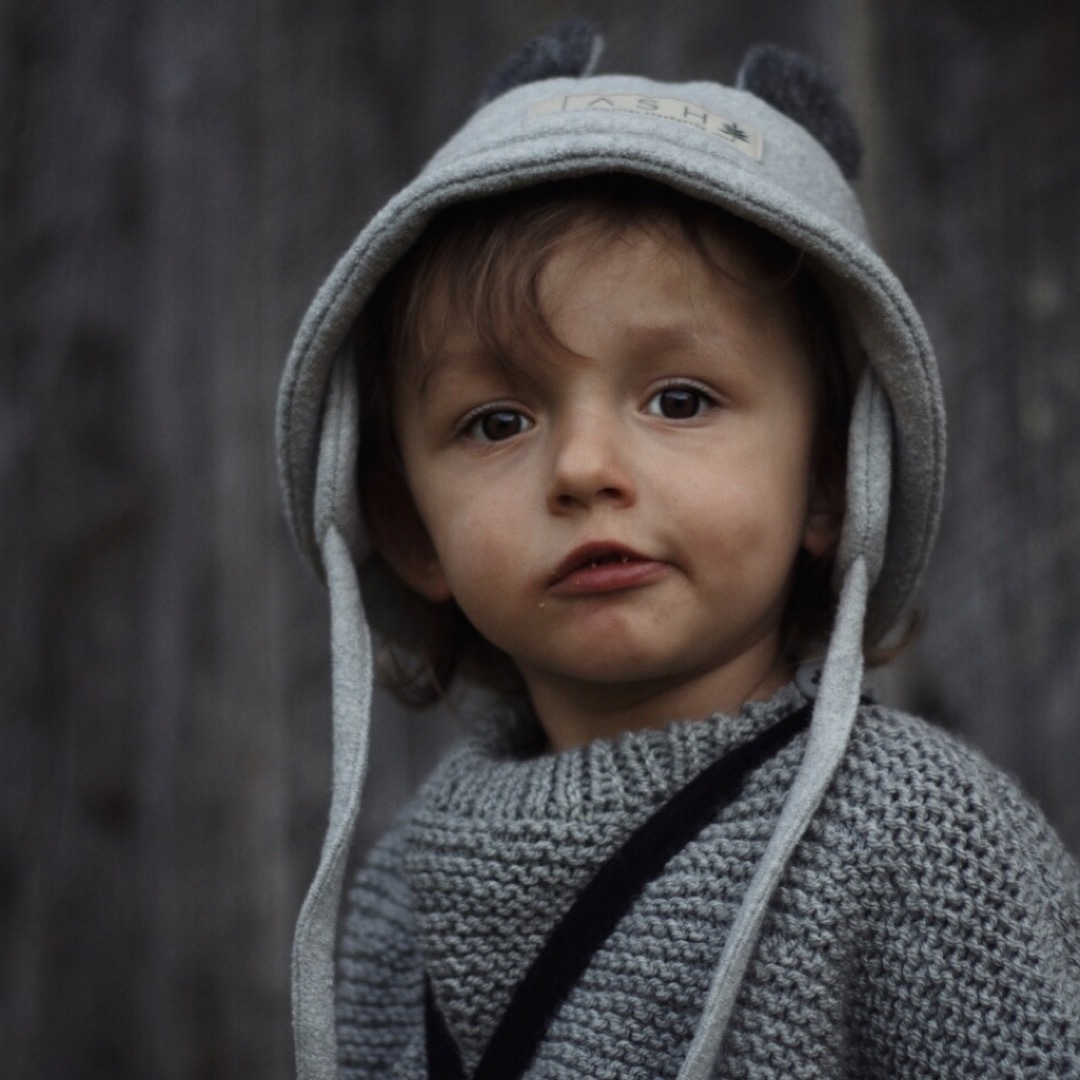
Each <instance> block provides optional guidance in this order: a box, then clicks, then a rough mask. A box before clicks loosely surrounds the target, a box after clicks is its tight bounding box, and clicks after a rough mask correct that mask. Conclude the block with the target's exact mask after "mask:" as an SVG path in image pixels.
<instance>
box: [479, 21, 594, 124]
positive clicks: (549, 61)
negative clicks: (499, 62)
mask: <svg viewBox="0 0 1080 1080" xmlns="http://www.w3.org/2000/svg"><path fill="white" fill-rule="evenodd" d="M603 48H604V39H603V38H602V37H601V36H600V34H599V33H598V32H597V30H596V27H595V26H594V25H593V24H592V23H591V22H589V21H588V20H587V19H567V20H566V21H565V22H560V23H556V24H555V25H554V26H553V27H552V28H551V29H550V30H548V31H547V33H544V34H541V35H540V36H539V37H535V38H533V39H532V40H531V41H527V42H526V43H525V44H524V45H522V47H521V48H520V49H518V51H517V52H516V53H514V55H513V56H511V57H510V59H509V60H507V61H506V63H505V64H503V66H502V67H501V68H499V70H498V71H496V72H495V74H494V75H492V77H491V78H490V79H489V80H488V84H487V86H486V87H485V88H484V93H483V94H482V95H481V97H480V104H481V105H486V104H487V103H488V102H489V101H493V100H494V99H495V98H497V97H500V96H501V95H502V94H505V93H506V91H507V90H512V89H513V88H514V87H515V86H524V85H525V84H526V83H531V82H539V80H540V79H555V78H559V77H560V76H570V77H571V78H580V77H582V76H585V75H591V74H592V72H593V69H594V68H595V67H596V62H597V61H598V60H599V59H600V53H601V52H602V51H603Z"/></svg>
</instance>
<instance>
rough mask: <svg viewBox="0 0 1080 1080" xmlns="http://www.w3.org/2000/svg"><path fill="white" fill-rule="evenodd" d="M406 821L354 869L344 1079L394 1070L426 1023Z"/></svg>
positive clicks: (344, 948)
mask: <svg viewBox="0 0 1080 1080" xmlns="http://www.w3.org/2000/svg"><path fill="white" fill-rule="evenodd" d="M403 831H404V830H403V828H402V827H398V828H396V829H394V830H392V831H391V832H390V833H388V834H387V835H386V836H385V837H384V838H383V839H382V840H381V841H380V842H379V843H378V844H377V845H376V847H375V848H374V849H373V850H372V852H371V854H370V856H369V857H368V860H367V862H366V864H365V865H364V867H363V869H362V870H360V872H359V873H358V874H357V875H356V878H355V880H354V882H353V885H352V888H351V889H350V890H349V894H348V899H347V901H346V908H345V917H344V921H343V925H342V933H341V939H340V944H339V952H338V988H337V1036H338V1062H339V1066H340V1075H341V1077H342V1078H343V1080H369V1078H374V1077H380V1078H383V1077H387V1076H391V1075H393V1064H394V1063H396V1062H400V1060H401V1059H402V1057H403V1056H404V1054H405V1051H406V1048H407V1047H408V1046H409V1045H410V1043H413V1042H415V1037H416V1035H417V1032H418V1031H419V1030H420V1027H421V1018H422V1001H423V964H422V961H421V959H420V955H419V952H418V950H417V948H416V944H415V935H414V924H413V914H412V907H411V901H410V895H409V889H408V886H407V884H406V882H405V878H404V874H403V872H402V859H403V849H404V844H403V835H402V834H403Z"/></svg>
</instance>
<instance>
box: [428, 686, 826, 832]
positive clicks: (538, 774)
mask: <svg viewBox="0 0 1080 1080" xmlns="http://www.w3.org/2000/svg"><path fill="white" fill-rule="evenodd" d="M806 700H807V698H806V696H805V695H804V694H803V693H802V692H801V691H800V690H799V689H798V688H797V686H796V685H795V684H794V683H791V684H788V685H787V686H784V687H782V688H781V689H780V690H779V691H777V693H776V694H775V695H774V696H773V697H772V698H771V699H769V700H768V701H756V702H749V703H748V704H746V705H745V706H744V707H743V708H742V710H741V711H740V712H739V713H738V714H736V715H734V716H729V715H725V714H716V715H714V716H710V717H707V718H705V719H700V720H685V721H679V722H676V723H673V724H670V725H668V726H667V727H664V728H662V729H646V730H641V731H632V732H625V733H624V734H622V735H620V736H618V737H616V738H613V739H596V740H594V741H593V742H591V743H588V744H587V745H585V746H581V747H575V748H573V749H570V750H565V751H562V752H560V753H543V752H533V753H531V754H523V753H522V750H521V737H520V731H521V729H522V720H521V716H520V714H513V713H507V712H503V713H502V714H501V715H495V716H493V717H490V718H488V719H487V720H486V721H485V722H484V723H483V724H481V725H479V726H478V727H477V729H476V730H475V731H474V733H473V735H472V736H471V737H470V738H469V739H468V741H467V742H466V743H465V745H464V746H463V747H462V748H461V749H460V751H459V752H458V753H456V754H454V755H453V756H452V757H451V758H450V759H449V760H448V761H447V762H445V764H444V765H443V768H442V770H441V774H440V776H439V777H438V780H437V782H436V783H435V784H433V785H431V787H430V791H431V795H432V797H431V799H430V801H428V804H427V805H428V808H429V809H430V810H432V811H434V812H435V813H437V814H448V815H451V816H454V817H459V818H481V819H482V820H484V821H485V822H487V823H489V824H491V823H495V822H498V821H508V822H509V821H514V820H525V819H532V820H548V821H551V820H563V821H567V822H572V821H575V820H577V821H580V820H585V819H588V818H590V817H594V816H597V815H606V814H620V815H625V814H627V813H628V812H629V813H630V814H631V815H634V816H636V815H638V814H641V813H643V812H645V811H647V809H648V808H650V807H653V806H656V805H658V804H659V803H660V802H663V801H664V800H665V799H666V798H668V797H670V796H671V795H673V794H674V793H675V792H676V791H678V790H679V789H680V788H681V787H683V786H684V785H685V784H686V783H687V782H688V781H689V780H690V779H691V778H692V777H694V776H695V775H696V774H697V773H698V772H700V771H701V770H702V769H703V768H705V766H706V765H708V764H709V763H710V762H712V761H715V760H716V759H717V758H719V757H720V756H721V755H722V754H725V753H727V752H728V751H729V750H732V749H734V748H735V747H736V746H739V745H741V744H742V743H744V742H746V741H748V740H749V739H752V738H753V737H754V736H755V735H757V734H758V733H759V732H761V731H763V730H764V729H765V728H767V727H769V726H770V725H771V724H772V723H774V722H775V721H776V720H778V719H780V718H781V717H782V716H785V715H787V714H788V713H790V712H792V711H793V710H795V709H797V708H799V707H800V706H802V705H803V704H805V702H806Z"/></svg>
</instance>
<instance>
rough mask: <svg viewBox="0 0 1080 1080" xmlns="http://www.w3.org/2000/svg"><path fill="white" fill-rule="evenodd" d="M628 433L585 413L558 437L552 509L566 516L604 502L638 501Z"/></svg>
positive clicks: (555, 450) (549, 499) (554, 464)
mask: <svg viewBox="0 0 1080 1080" xmlns="http://www.w3.org/2000/svg"><path fill="white" fill-rule="evenodd" d="M628 434H629V433H628V432H626V431H624V430H622V429H621V427H620V425H618V424H617V423H615V422H614V421H613V420H611V419H610V418H604V417H601V416H599V415H597V414H595V413H591V412H590V413H586V414H584V415H581V416H579V417H577V418H575V419H574V420H573V421H572V422H570V423H567V424H565V425H564V427H563V429H562V430H561V431H559V432H557V433H556V436H555V448H554V455H553V461H552V467H551V486H550V491H549V496H548V505H549V508H550V509H551V510H552V511H553V512H555V513H565V512H566V511H568V510H572V509H574V508H577V507H587V506H592V505H594V504H595V503H598V502H603V503H608V504H611V505H613V506H622V505H630V504H631V503H633V502H634V500H635V499H636V498H637V492H636V488H635V484H634V479H633V470H632V468H631V463H630V457H631V450H630V446H629V444H628V442H627V437H628Z"/></svg>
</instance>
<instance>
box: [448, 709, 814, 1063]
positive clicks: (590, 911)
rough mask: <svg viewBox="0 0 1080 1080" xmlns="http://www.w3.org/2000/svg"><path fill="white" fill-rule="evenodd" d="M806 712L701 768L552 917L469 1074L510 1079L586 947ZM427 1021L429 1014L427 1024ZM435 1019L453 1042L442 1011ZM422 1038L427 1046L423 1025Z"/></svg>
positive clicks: (604, 934)
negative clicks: (560, 912)
mask: <svg viewBox="0 0 1080 1080" xmlns="http://www.w3.org/2000/svg"><path fill="white" fill-rule="evenodd" d="M811 711H812V707H811V705H809V704H807V705H805V706H803V707H802V708H801V709H797V710H796V711H795V712H793V713H791V714H789V715H788V716H786V717H784V718H783V719H782V720H778V721H777V722H776V723H775V724H773V725H772V727H770V728H768V729H767V730H766V731H763V732H762V733H761V734H760V735H758V736H757V737H756V738H755V739H752V740H751V741H750V742H748V743H746V744H744V745H743V746H740V747H737V748H736V749H735V750H732V751H731V752H730V753H728V754H725V755H724V756H723V757H721V758H720V759H719V760H717V761H715V762H713V764H712V765H710V766H708V767H707V768H705V769H703V770H702V771H701V772H700V773H698V775H697V776H696V777H694V779H693V780H691V781H690V782H689V783H688V784H687V785H686V786H685V787H684V788H682V789H681V790H680V791H678V792H677V793H676V794H675V795H673V796H672V797H671V798H670V799H669V800H668V801H667V802H666V803H665V804H664V805H663V806H661V807H660V808H659V809H658V810H656V811H655V812H654V813H653V814H652V815H651V816H650V817H649V818H647V819H646V820H645V821H644V822H643V823H642V824H641V825H639V826H638V828H637V829H636V830H635V831H634V832H633V833H631V834H630V837H629V838H628V839H627V840H626V842H625V843H624V844H623V845H622V847H620V848H619V849H618V850H617V851H616V852H614V854H612V855H611V856H610V857H609V858H608V859H607V861H606V862H605V863H604V864H603V865H602V866H601V867H600V869H599V870H598V871H597V872H596V874H595V875H594V876H593V878H592V880H591V881H590V882H589V883H588V884H587V885H586V886H585V888H584V889H583V890H582V891H581V892H580V893H579V894H578V896H577V898H576V899H575V900H574V902H573V904H571V906H570V908H569V910H568V911H567V912H566V914H565V915H564V916H563V917H562V919H560V920H559V922H558V924H557V925H556V926H555V929H554V930H553V931H552V932H551V935H550V936H549V937H548V939H547V941H546V942H545V943H544V945H543V946H542V947H541V949H540V952H539V953H538V954H537V956H536V959H535V960H534V961H533V962H532V964H531V965H530V967H529V970H528V971H527V972H526V973H525V976H524V978H523V979H522V980H521V982H520V983H519V984H518V987H517V990H515V991H514V995H513V997H512V998H511V999H510V1004H509V1005H508V1006H507V1008H506V1012H505V1013H504V1014H503V1017H502V1019H501V1020H500V1021H499V1026H498V1027H497V1028H496V1029H495V1033H494V1034H493V1035H492V1037H491V1042H490V1043H489V1044H488V1047H487V1050H486V1051H485V1052H484V1056H483V1057H482V1058H481V1060H480V1064H479V1065H478V1066H477V1068H476V1072H475V1073H474V1074H473V1080H514V1078H516V1077H519V1076H521V1074H522V1073H523V1072H524V1071H525V1069H526V1068H527V1067H528V1064H529V1062H530V1061H531V1060H532V1058H533V1055H534V1054H535V1053H536V1049H537V1047H538V1046H539V1045H540V1042H541V1040H542V1039H543V1037H544V1034H545V1032H546V1031H547V1027H548V1024H549V1023H550V1021H551V1018H552V1016H554V1014H555V1012H556V1010H557V1009H558V1008H559V1006H560V1005H561V1004H562V1002H563V1001H564V1000H565V999H566V997H567V995H568V994H569V993H570V991H571V990H572V989H573V987H574V984H575V983H576V982H577V981H578V979H579V978H580V977H581V975H582V973H583V972H584V971H585V969H586V968H587V967H588V965H589V961H590V960H591V959H592V956H593V953H595V952H596V950H597V949H598V948H599V947H600V946H601V945H602V944H603V943H604V942H605V941H606V940H607V938H608V937H609V936H610V934H611V932H612V931H613V930H614V929H615V927H616V926H617V925H618V923H619V920H620V919H622V917H623V916H624V915H625V914H626V912H627V911H629V909H630V908H631V906H632V905H633V903H634V901H635V900H636V899H637V898H638V896H639V895H640V894H641V892H642V890H643V889H644V888H645V886H646V885H648V884H649V882H651V881H653V880H654V879H656V878H657V877H659V876H660V874H661V873H662V872H663V870H664V867H665V866H666V865H667V864H668V862H670V861H671V859H672V858H673V857H674V856H675V855H676V854H678V852H680V851H681V850H682V849H683V848H684V847H685V846H686V845H687V844H688V843H689V842H690V841H691V840H692V839H693V838H694V837H695V836H697V834H698V833H699V832H701V830H702V829H703V828H704V827H705V826H706V825H707V824H708V823H709V822H710V821H712V820H713V819H714V818H715V817H716V815H717V813H719V811H720V810H721V809H723V808H724V807H725V806H727V805H728V804H729V803H731V802H732V801H733V800H734V799H735V797H736V796H737V795H738V794H739V791H740V790H741V788H742V784H743V781H744V780H745V778H746V777H747V775H748V774H749V773H751V772H753V770H754V769H756V768H758V767H759V766H760V765H762V764H763V763H764V762H765V761H767V760H768V759H769V758H770V757H772V756H773V755H774V754H775V753H777V752H778V751H779V750H780V748H781V747H783V746H785V745H786V744H787V743H788V742H789V741H790V740H791V739H792V738H794V736H795V735H796V734H797V733H798V732H800V731H802V730H804V729H805V728H806V727H807V725H808V724H809V722H810V714H811ZM432 1008H435V1006H434V1002H433V1001H432ZM436 1011H437V1010H436ZM430 1021H431V1017H430V1016H429V1028H430V1026H431V1024H430ZM438 1023H439V1024H440V1025H441V1027H442V1029H443V1031H444V1032H445V1033H446V1038H447V1039H449V1040H450V1043H451V1045H453V1039H452V1037H451V1036H450V1034H449V1032H447V1031H446V1024H445V1020H444V1019H443V1018H442V1017H441V1016H439V1018H438ZM428 1039H429V1045H430V1040H431V1034H430V1030H429V1035H428ZM454 1052H455V1053H456V1052H457V1051H456V1048H455V1051H454ZM429 1060H431V1059H430V1058H429ZM458 1067H459V1068H460V1064H459V1066H458ZM456 1075H457V1076H460V1075H461V1074H460V1073H458V1074H456ZM431 1076H432V1077H436V1076H439V1077H440V1078H441V1077H445V1078H446V1080H455V1078H454V1074H450V1073H438V1074H436V1073H435V1072H432V1073H431Z"/></svg>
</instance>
